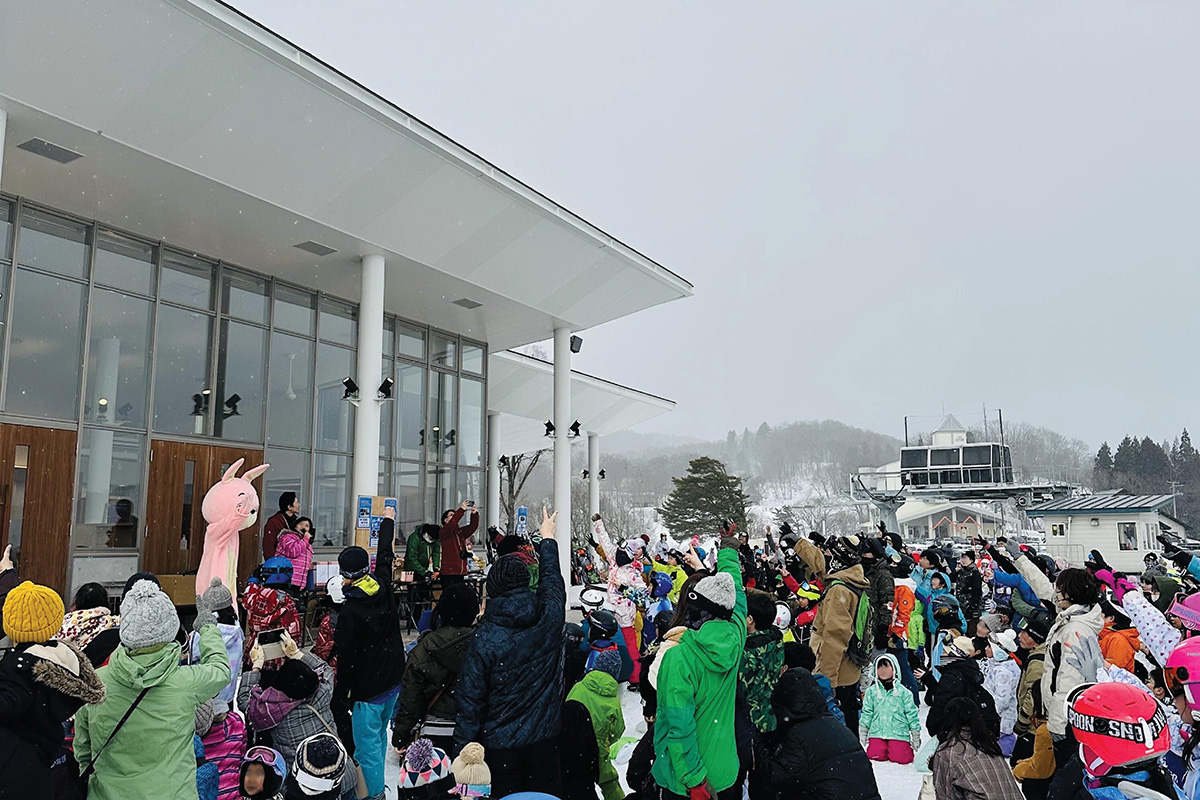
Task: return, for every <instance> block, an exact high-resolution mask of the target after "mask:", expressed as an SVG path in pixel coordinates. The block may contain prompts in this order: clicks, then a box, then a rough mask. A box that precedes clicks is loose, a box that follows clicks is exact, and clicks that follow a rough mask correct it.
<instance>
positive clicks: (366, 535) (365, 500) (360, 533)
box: [354, 494, 400, 548]
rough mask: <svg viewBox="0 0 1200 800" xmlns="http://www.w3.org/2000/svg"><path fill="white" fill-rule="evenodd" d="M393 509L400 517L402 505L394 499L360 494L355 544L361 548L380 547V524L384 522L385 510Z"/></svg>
mask: <svg viewBox="0 0 1200 800" xmlns="http://www.w3.org/2000/svg"><path fill="white" fill-rule="evenodd" d="M389 506H390V507H391V508H392V509H394V510H395V511H396V516H399V515H400V503H399V502H398V501H397V500H396V498H394V497H380V496H378V495H374V496H372V495H368V494H360V495H359V496H358V514H357V515H356V516H355V520H354V542H355V543H356V544H357V545H358V546H359V547H367V548H374V547H378V546H379V523H381V522H382V521H383V510H384V509H385V508H387V507H389Z"/></svg>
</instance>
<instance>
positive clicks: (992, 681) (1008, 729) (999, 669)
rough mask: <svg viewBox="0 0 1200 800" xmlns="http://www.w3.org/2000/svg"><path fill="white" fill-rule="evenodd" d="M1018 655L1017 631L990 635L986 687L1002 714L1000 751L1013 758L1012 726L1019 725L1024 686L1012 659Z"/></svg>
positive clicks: (997, 709)
mask: <svg viewBox="0 0 1200 800" xmlns="http://www.w3.org/2000/svg"><path fill="white" fill-rule="evenodd" d="M1015 652H1017V632H1016V631H1014V630H1012V629H1009V630H1006V631H1001V632H999V633H993V634H991V635H990V636H988V646H987V656H988V659H989V660H990V661H991V662H992V663H991V668H990V669H989V670H988V671H987V674H986V675H984V678H983V688H985V689H987V690H988V692H990V693H991V695H992V699H993V700H995V701H996V713H997V714H999V715H1000V751H1001V752H1002V753H1004V757H1005V758H1008V757H1009V756H1010V755H1012V750H1013V745H1015V744H1016V743H1017V737H1016V734H1014V733H1013V727H1014V726H1016V724H1017V686H1018V685H1019V684H1020V683H1021V667H1020V665H1019V664H1017V662H1016V659H1014V658H1013V653H1015Z"/></svg>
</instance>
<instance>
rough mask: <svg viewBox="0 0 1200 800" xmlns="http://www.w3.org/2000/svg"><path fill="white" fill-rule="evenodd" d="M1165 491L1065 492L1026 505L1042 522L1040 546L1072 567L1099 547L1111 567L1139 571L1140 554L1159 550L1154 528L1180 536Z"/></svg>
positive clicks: (1183, 532) (1180, 529)
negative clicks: (1064, 495)
mask: <svg viewBox="0 0 1200 800" xmlns="http://www.w3.org/2000/svg"><path fill="white" fill-rule="evenodd" d="M1172 500H1173V498H1172V496H1171V495H1169V494H1155V495H1130V494H1121V493H1101V494H1090V495H1082V496H1079V497H1068V498H1065V499H1063V500H1054V501H1051V502H1049V503H1042V504H1041V505H1039V506H1035V507H1033V508H1030V509H1028V510H1026V512H1025V513H1026V515H1027V516H1029V517H1030V518H1039V517H1040V518H1041V519H1042V521H1043V522H1044V524H1045V531H1046V550H1047V551H1048V552H1050V553H1051V554H1052V555H1053V556H1055V557H1056V558H1062V559H1065V560H1066V561H1068V562H1069V563H1070V564H1072V565H1074V566H1080V565H1082V564H1083V562H1084V561H1085V560H1086V559H1087V556H1088V551H1090V550H1099V551H1100V552H1101V554H1103V556H1104V559H1105V561H1107V562H1108V563H1109V564H1111V565H1112V567H1113V568H1114V569H1118V570H1125V571H1128V572H1141V570H1142V568H1143V566H1144V562H1143V559H1144V558H1145V556H1146V553H1149V552H1155V553H1160V552H1161V551H1162V547H1161V545H1160V544H1159V542H1158V538H1157V537H1158V535H1159V534H1160V533H1165V534H1170V535H1173V536H1175V537H1178V538H1183V537H1184V536H1185V535H1186V533H1187V526H1185V525H1184V524H1183V523H1182V522H1180V521H1179V520H1177V519H1175V518H1174V517H1172V516H1171V515H1170V514H1168V513H1167V510H1169V509H1170V507H1171V503H1172Z"/></svg>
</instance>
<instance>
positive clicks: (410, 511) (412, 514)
mask: <svg viewBox="0 0 1200 800" xmlns="http://www.w3.org/2000/svg"><path fill="white" fill-rule="evenodd" d="M393 479H394V484H393V485H394V486H395V487H396V500H397V503H398V504H399V508H398V509H397V510H396V529H397V530H399V531H401V532H402V533H403V534H405V535H407V534H409V533H412V530H413V528H415V527H417V526H418V525H420V524H421V523H423V522H425V513H424V511H425V504H424V502H422V499H421V465H420V464H410V463H408V462H405V461H397V462H396V465H395V475H394V478H393Z"/></svg>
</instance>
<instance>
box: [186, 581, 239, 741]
mask: <svg viewBox="0 0 1200 800" xmlns="http://www.w3.org/2000/svg"><path fill="white" fill-rule="evenodd" d="M203 599H204V602H205V604H206V605H207V606H208V607H209V608H211V609H212V610H213V611H214V612H215V613H216V615H217V630H219V631H221V639H222V640H223V641H224V642H225V654H226V655H228V656H229V671H230V674H231V675H232V676H233V677H232V678H231V679H230V681H229V684H228V685H226V686H225V688H224V689H222V690H221V691H220V692H218V693H217V697H216V700H217V702H216V704H215V705H214V709H215V711H216V713H218V714H219V713H221V712H223V711H228V710H229V709H230V707H231V706H232V705H233V700H234V697H236V696H237V681H238V676H239V675H241V674H242V650H243V648H244V647H245V637H244V636H243V634H242V626H241V625H239V624H238V618H237V612H236V611H235V610H234V608H233V592H231V591H229V589H228V588H226V586H225V584H223V583H221V579H220V578H213V579H212V584H211V585H210V586H209V587H208V588H207V589H205V590H204V598H203ZM188 643H189V644H188V653H189V654H190V663H192V664H198V663H200V635H199V634H197V633H194V632H193V633H190V634H188ZM201 735H203V734H201Z"/></svg>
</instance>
